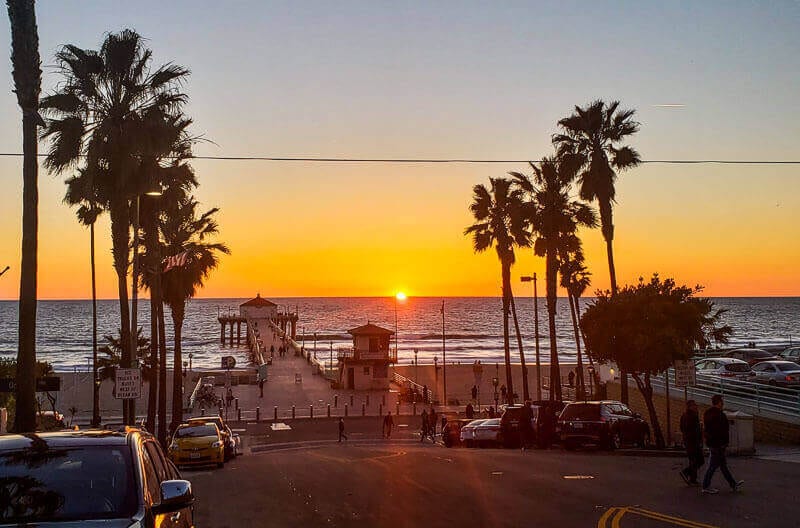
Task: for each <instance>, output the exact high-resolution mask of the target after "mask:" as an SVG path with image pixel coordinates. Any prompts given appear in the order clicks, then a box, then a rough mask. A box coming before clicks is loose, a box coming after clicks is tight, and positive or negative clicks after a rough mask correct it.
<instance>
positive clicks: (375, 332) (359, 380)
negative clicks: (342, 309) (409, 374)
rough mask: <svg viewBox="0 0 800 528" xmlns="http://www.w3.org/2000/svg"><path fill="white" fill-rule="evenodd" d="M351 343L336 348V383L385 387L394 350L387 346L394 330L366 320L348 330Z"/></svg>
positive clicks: (351, 387) (359, 387)
mask: <svg viewBox="0 0 800 528" xmlns="http://www.w3.org/2000/svg"><path fill="white" fill-rule="evenodd" d="M347 333H348V334H350V335H351V336H353V346H352V347H347V348H339V353H338V359H339V386H340V387H342V388H343V389H347V390H388V389H389V365H391V364H392V363H397V349H394V350H392V349H391V347H390V346H389V344H390V342H391V337H392V334H394V332H392V331H391V330H388V329H386V328H381V327H380V326H377V325H374V324H372V323H367V324H365V325H364V326H359V327H358V328H353V329H352V330H348V331H347Z"/></svg>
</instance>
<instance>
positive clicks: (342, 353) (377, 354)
mask: <svg viewBox="0 0 800 528" xmlns="http://www.w3.org/2000/svg"><path fill="white" fill-rule="evenodd" d="M336 357H337V358H338V359H385V360H386V361H389V362H391V363H397V349H396V348H395V349H389V350H378V351H370V350H356V349H354V348H353V347H339V348H338V349H337V352H336Z"/></svg>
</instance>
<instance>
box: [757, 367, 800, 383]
mask: <svg viewBox="0 0 800 528" xmlns="http://www.w3.org/2000/svg"><path fill="white" fill-rule="evenodd" d="M753 372H755V374H756V376H755V379H756V381H758V382H760V383H769V384H770V385H777V386H780V387H800V365H798V364H797V363H794V362H792V361H763V362H761V363H756V364H755V365H753Z"/></svg>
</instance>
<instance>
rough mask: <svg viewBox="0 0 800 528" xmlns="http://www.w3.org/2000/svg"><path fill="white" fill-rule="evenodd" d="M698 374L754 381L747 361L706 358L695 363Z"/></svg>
mask: <svg viewBox="0 0 800 528" xmlns="http://www.w3.org/2000/svg"><path fill="white" fill-rule="evenodd" d="M695 370H696V372H697V374H704V375H706V376H713V377H720V378H731V379H737V380H743V381H753V372H752V369H751V368H750V365H749V364H748V363H747V361H742V360H741V359H734V358H728V357H718V358H705V359H701V360H699V361H698V362H697V363H695Z"/></svg>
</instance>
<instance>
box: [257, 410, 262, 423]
mask: <svg viewBox="0 0 800 528" xmlns="http://www.w3.org/2000/svg"><path fill="white" fill-rule="evenodd" d="M260 420H261V407H256V422H258V421H260Z"/></svg>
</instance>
